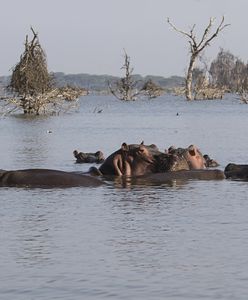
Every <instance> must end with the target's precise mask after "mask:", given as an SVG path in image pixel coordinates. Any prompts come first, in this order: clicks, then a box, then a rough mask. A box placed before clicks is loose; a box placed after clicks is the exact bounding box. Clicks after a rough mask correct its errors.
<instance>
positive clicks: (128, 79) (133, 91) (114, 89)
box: [109, 50, 140, 101]
mask: <svg viewBox="0 0 248 300" xmlns="http://www.w3.org/2000/svg"><path fill="white" fill-rule="evenodd" d="M121 69H123V70H124V71H125V77H122V78H121V79H120V80H118V81H117V82H115V83H114V84H113V86H111V84H110V83H109V90H110V92H111V93H112V94H113V95H114V96H115V97H116V98H117V99H119V100H124V101H130V100H136V98H137V96H138V95H139V93H140V91H139V90H138V89H137V81H135V80H134V79H133V75H132V73H133V68H131V66H130V57H129V56H128V55H127V53H126V51H125V50H124V64H123V66H122V67H121Z"/></svg>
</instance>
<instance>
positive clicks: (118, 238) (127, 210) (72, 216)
mask: <svg viewBox="0 0 248 300" xmlns="http://www.w3.org/2000/svg"><path fill="white" fill-rule="evenodd" d="M81 104H82V105H81V109H80V112H79V113H77V114H72V115H64V116H59V117H49V118H44V117H39V118H27V117H20V116H18V117H9V118H5V119H1V120H0V126H1V131H0V135H1V145H0V149H1V158H2V160H1V166H0V168H2V169H17V168H29V167H49V168H56V169H62V170H70V171H77V172H80V171H82V170H87V169H88V168H89V166H90V165H77V164H75V163H74V157H73V155H72V151H73V150H74V149H78V150H80V151H84V152H95V151H97V150H102V151H103V152H104V154H105V156H108V155H109V154H110V153H111V152H113V151H115V150H116V149H117V148H119V146H120V145H121V144H122V142H124V141H126V142H127V143H139V142H140V141H141V140H144V141H145V143H147V144H151V143H155V144H157V145H158V147H159V148H160V149H161V150H163V149H164V148H167V147H168V146H169V145H172V144H174V145H177V146H182V147H184V146H188V145H189V144H192V143H195V144H196V145H198V146H199V147H200V149H201V150H202V152H204V153H208V154H209V155H210V156H211V157H213V158H215V159H216V160H217V161H218V162H219V163H220V164H221V168H224V166H225V165H226V164H227V163H229V162H237V163H238V162H241V163H247V154H246V151H245V149H246V147H247V142H248V141H247V134H246V128H247V127H248V126H247V125H248V124H247V123H248V118H247V110H248V106H243V105H239V104H237V103H236V102H235V99H234V98H233V99H232V98H229V99H227V100H224V101H209V102H201V101H197V102H193V103H188V102H186V101H183V100H182V99H180V98H176V97H173V96H172V97H171V96H164V97H160V98H159V99H156V100H154V101H135V102H132V103H123V102H121V101H116V100H114V99H113V98H111V97H94V96H90V97H83V98H82V103H81ZM96 107H97V108H100V109H102V113H99V114H98V113H95V111H96ZM177 113H178V115H177ZM48 130H50V131H51V133H48ZM50 131H49V132H50ZM106 181H107V183H108V184H107V185H106V186H102V187H99V188H96V189H90V188H71V189H22V188H20V189H17V188H2V189H1V195H0V206H1V210H0V226H1V244H0V268H1V273H0V282H1V288H0V298H1V299H4V300H12V299H18V300H27V299H66V300H67V299H104V298H106V299H110V298H113V299H141V298H142V299H183V300H184V299H201V298H205V299H225V300H226V299H246V298H247V278H248V272H247V265H248V258H247V243H248V242H247V241H248V239H247V234H248V223H247V210H248V206H247V203H248V202H247V199H246V198H247V196H246V194H247V182H238V181H237V182H235V181H227V180H223V181H193V180H191V181H187V182H185V181H179V180H176V181H175V180H173V181H171V182H168V183H164V184H158V183H156V182H153V183H151V182H149V181H146V180H144V179H142V180H141V179H138V180H137V179H135V180H134V179H131V178H114V179H111V178H106Z"/></svg>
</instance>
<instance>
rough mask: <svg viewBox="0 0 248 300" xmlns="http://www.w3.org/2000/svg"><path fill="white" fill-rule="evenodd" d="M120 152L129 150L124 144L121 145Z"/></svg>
mask: <svg viewBox="0 0 248 300" xmlns="http://www.w3.org/2000/svg"><path fill="white" fill-rule="evenodd" d="M121 150H123V151H128V150H129V147H128V145H127V144H126V143H123V144H122V145H121Z"/></svg>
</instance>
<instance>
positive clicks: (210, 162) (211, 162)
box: [203, 154, 219, 168]
mask: <svg viewBox="0 0 248 300" xmlns="http://www.w3.org/2000/svg"><path fill="white" fill-rule="evenodd" d="M203 158H204V159H205V166H206V168H216V167H218V166H219V163H218V162H217V161H216V160H214V159H212V158H210V156H209V155H208V154H204V155H203Z"/></svg>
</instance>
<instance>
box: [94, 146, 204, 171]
mask: <svg viewBox="0 0 248 300" xmlns="http://www.w3.org/2000/svg"><path fill="white" fill-rule="evenodd" d="M205 168H206V167H205V160H204V158H203V156H202V154H201V152H200V151H199V149H198V148H197V147H196V146H194V145H190V146H189V147H188V148H175V147H170V148H169V150H168V151H167V153H164V152H161V151H159V149H158V148H157V146H156V145H154V144H152V145H144V143H143V142H142V143H141V144H139V145H138V144H130V145H127V144H126V143H123V144H122V146H121V148H120V149H119V150H117V151H115V152H114V153H112V154H111V155H110V156H109V157H108V158H107V159H106V160H105V161H104V163H103V164H102V165H101V166H100V168H99V171H100V173H101V174H103V175H119V176H121V175H126V176H140V175H146V174H153V173H161V172H168V171H179V170H195V169H205Z"/></svg>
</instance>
